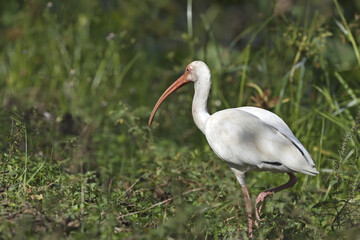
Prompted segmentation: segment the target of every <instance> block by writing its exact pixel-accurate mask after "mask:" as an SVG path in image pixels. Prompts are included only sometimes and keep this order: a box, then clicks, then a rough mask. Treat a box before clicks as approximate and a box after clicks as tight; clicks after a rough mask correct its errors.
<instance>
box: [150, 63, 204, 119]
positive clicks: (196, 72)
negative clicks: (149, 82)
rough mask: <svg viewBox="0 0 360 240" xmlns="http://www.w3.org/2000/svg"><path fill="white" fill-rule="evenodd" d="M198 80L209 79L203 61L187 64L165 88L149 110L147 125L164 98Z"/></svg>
mask: <svg viewBox="0 0 360 240" xmlns="http://www.w3.org/2000/svg"><path fill="white" fill-rule="evenodd" d="M200 81H210V70H209V68H208V66H207V65H206V64H205V63H204V62H202V61H194V62H192V63H190V64H189V65H187V67H186V68H185V72H184V74H183V75H182V76H181V77H179V78H178V79H177V80H176V81H175V82H174V83H173V84H171V86H170V87H168V89H166V91H165V92H164V93H163V94H162V95H161V97H160V98H159V100H158V101H157V103H156V105H155V107H154V109H153V110H152V112H151V115H150V118H149V122H148V125H149V126H150V125H151V122H152V120H153V118H154V115H155V113H156V111H157V109H158V108H159V107H160V104H161V103H162V102H163V101H164V100H165V98H167V97H168V96H169V95H170V94H171V93H173V92H175V91H176V90H177V89H179V88H180V87H181V86H183V85H185V84H187V83H189V82H194V83H196V84H197V83H199V82H200Z"/></svg>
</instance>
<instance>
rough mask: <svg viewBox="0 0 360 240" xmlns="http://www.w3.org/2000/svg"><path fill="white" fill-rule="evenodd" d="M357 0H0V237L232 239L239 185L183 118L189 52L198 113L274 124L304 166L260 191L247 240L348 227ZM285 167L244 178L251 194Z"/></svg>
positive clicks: (354, 188) (359, 119) (242, 222)
mask: <svg viewBox="0 0 360 240" xmlns="http://www.w3.org/2000/svg"><path fill="white" fill-rule="evenodd" d="M359 11H360V4H359V1H341V2H340V1H338V0H334V1H320V0H317V1H295V2H294V1H290V0H280V1H277V4H275V1H265V0H256V1H250V2H248V1H218V0H214V1H203V0H198V1H192V0H187V1H175V0H171V1H165V0H160V1H155V0H143V1H120V0H101V1H96V0H79V1H49V2H46V1H42V0H30V1H20V0H18V1H16V0H13V1H2V2H1V3H0V13H1V14H0V18H1V21H0V35H1V36H2V37H1V38H0V62H1V64H0V120H1V124H0V206H1V207H0V238H1V239H38V238H47V239H50V238H51V239H53V238H58V239H65V238H66V239H86V238H97V239H121V238H125V239H139V238H140V239H229V238H230V239H242V238H244V239H247V238H248V237H247V233H246V231H247V218H246V214H245V208H244V202H243V200H242V194H241V191H240V186H239V184H238V183H237V181H236V178H235V177H234V176H233V173H232V172H231V170H230V169H229V168H228V167H227V165H226V164H225V163H224V162H223V161H221V160H220V159H218V158H217V157H216V155H215V154H214V153H213V152H212V150H211V149H210V147H209V146H208V144H207V143H206V139H205V138H204V136H203V135H202V134H201V132H200V131H199V130H198V129H197V128H196V126H195V125H194V123H193V121H192V117H191V111H190V107H191V100H192V91H193V90H192V87H189V86H188V87H184V89H183V90H182V91H179V92H178V93H177V94H175V95H174V96H172V97H171V98H169V99H167V101H166V104H164V105H163V106H162V107H161V109H160V111H159V112H158V114H157V116H156V117H155V122H154V123H153V126H152V128H149V127H148V126H147V120H148V117H149V114H150V111H151V109H152V107H153V105H154V104H155V102H156V100H157V98H158V97H159V96H160V94H161V93H162V92H163V90H165V89H166V87H167V86H168V85H169V84H170V83H172V82H173V81H174V80H175V79H176V78H177V77H178V76H179V74H181V73H182V71H183V70H184V68H185V66H186V65H187V64H188V63H190V62H191V61H193V60H195V59H200V60H203V61H205V62H207V63H208V65H209V67H210V69H211V71H212V75H213V89H212V92H211V99H210V101H209V110H210V111H211V112H215V111H217V110H220V109H223V108H228V107H237V106H242V105H255V106H260V107H264V108H268V109H270V110H271V111H273V112H275V113H276V114H278V115H279V116H281V117H282V118H283V119H284V120H285V122H287V123H288V125H289V126H290V128H291V129H292V130H293V131H294V134H295V135H296V136H297V137H298V138H299V140H300V141H301V142H302V143H303V145H304V146H305V147H306V148H307V149H308V151H309V152H310V154H311V156H312V157H313V159H314V161H315V163H316V165H317V167H318V169H319V170H320V174H319V175H318V176H316V177H310V176H305V175H302V174H297V177H298V178H299V182H298V183H297V184H296V185H295V186H294V188H292V189H291V190H287V191H283V192H280V193H279V194H276V195H274V196H272V197H271V198H270V201H268V202H267V205H266V206H265V209H264V216H263V218H264V221H263V223H262V224H261V225H260V226H259V227H258V228H256V230H255V238H256V239H335V238H338V237H339V236H341V238H342V239H346V238H347V239H355V237H356V236H358V235H359V234H360V230H359V229H360V210H359V209H360V144H359V141H360V128H359V127H360V111H359V109H360V104H359V103H360V81H359V79H360V56H359V43H360V27H359V26H360V16H359V14H358V13H359ZM286 181H287V176H286V174H273V173H250V174H249V175H248V185H249V189H250V193H251V195H252V196H255V195H256V194H257V193H259V192H260V191H261V190H263V189H265V188H268V187H270V186H272V187H273V186H276V185H280V184H282V183H284V182H286Z"/></svg>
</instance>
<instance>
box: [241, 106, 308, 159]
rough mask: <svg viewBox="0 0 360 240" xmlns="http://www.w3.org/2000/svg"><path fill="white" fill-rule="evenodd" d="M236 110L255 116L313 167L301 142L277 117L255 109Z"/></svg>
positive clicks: (266, 111) (242, 108)
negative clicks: (278, 133) (281, 136)
mask: <svg viewBox="0 0 360 240" xmlns="http://www.w3.org/2000/svg"><path fill="white" fill-rule="evenodd" d="M238 109H239V110H241V111H246V112H248V113H250V114H253V115H255V116H257V117H258V118H260V119H261V120H262V121H263V122H264V123H266V124H268V125H270V126H272V127H273V128H275V129H276V130H278V131H279V132H280V133H282V134H283V135H284V136H285V137H286V138H288V139H289V140H290V141H291V142H292V143H293V144H294V145H295V146H296V147H297V148H298V149H299V151H300V152H301V153H302V154H303V155H304V157H305V159H306V161H307V162H308V164H309V165H312V166H315V164H314V161H313V160H312V158H311V156H310V154H309V152H308V151H307V150H306V149H305V147H304V146H303V145H302V144H301V142H300V141H299V140H298V139H297V138H296V137H295V136H294V134H293V133H292V131H291V130H290V128H289V127H288V125H287V124H286V123H285V122H284V121H283V120H282V119H281V118H280V117H279V116H278V115H276V114H274V113H272V112H270V111H268V110H265V109H262V108H257V107H241V108H238Z"/></svg>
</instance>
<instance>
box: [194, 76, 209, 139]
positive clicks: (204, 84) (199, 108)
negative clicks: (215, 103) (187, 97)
mask: <svg viewBox="0 0 360 240" xmlns="http://www.w3.org/2000/svg"><path fill="white" fill-rule="evenodd" d="M204 80H206V81H197V82H195V85H194V89H195V93H194V98H193V102H192V115H193V118H194V122H195V124H196V126H197V127H198V128H199V129H200V130H201V131H202V132H203V133H205V132H204V131H205V124H206V121H207V120H208V118H209V117H210V114H209V112H208V110H207V100H208V97H209V92H210V88H211V79H210V76H206V79H204Z"/></svg>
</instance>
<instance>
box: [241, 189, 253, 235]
mask: <svg viewBox="0 0 360 240" xmlns="http://www.w3.org/2000/svg"><path fill="white" fill-rule="evenodd" d="M242 191H243V194H244V198H245V204H246V212H247V214H248V222H249V237H250V238H252V237H253V233H252V225H253V207H252V203H251V199H250V195H249V191H248V189H247V187H246V186H243V187H242Z"/></svg>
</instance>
